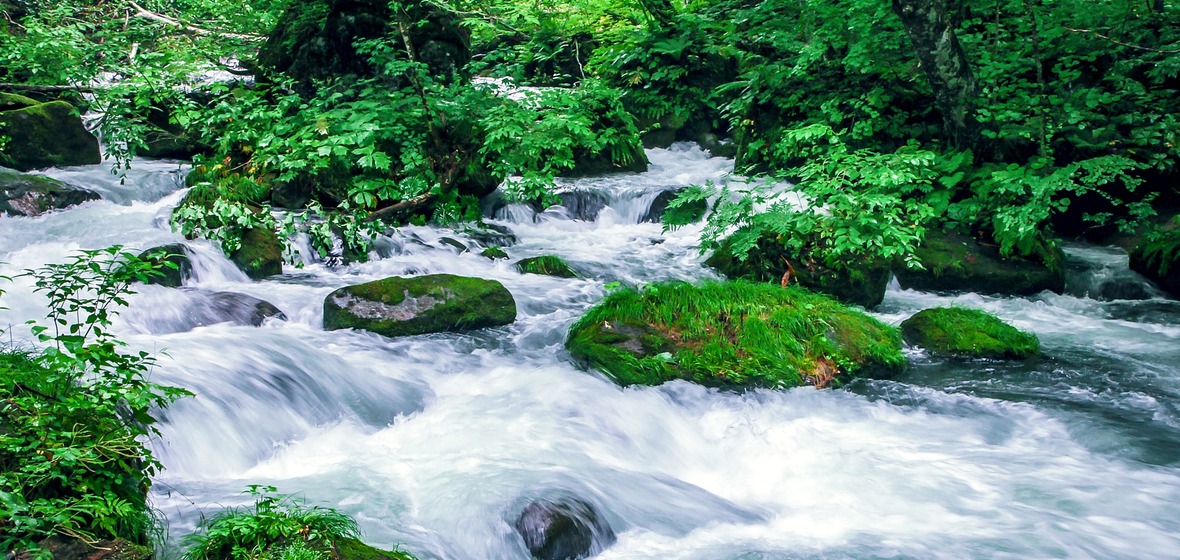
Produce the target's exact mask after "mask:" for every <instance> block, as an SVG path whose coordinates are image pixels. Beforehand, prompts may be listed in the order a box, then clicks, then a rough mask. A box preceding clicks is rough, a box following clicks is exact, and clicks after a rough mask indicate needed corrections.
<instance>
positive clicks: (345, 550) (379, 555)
mask: <svg viewBox="0 0 1180 560" xmlns="http://www.w3.org/2000/svg"><path fill="white" fill-rule="evenodd" d="M333 544H334V546H335V549H336V558H338V559H339V560H416V559H415V558H414V557H413V556H411V555H410V554H409V553H407V552H402V551H400V550H392V551H389V550H381V549H379V548H376V547H372V546H369V545H367V544H365V543H363V542H361V541H358V540H356V539H339V540H337V541H336V542H335V543H333Z"/></svg>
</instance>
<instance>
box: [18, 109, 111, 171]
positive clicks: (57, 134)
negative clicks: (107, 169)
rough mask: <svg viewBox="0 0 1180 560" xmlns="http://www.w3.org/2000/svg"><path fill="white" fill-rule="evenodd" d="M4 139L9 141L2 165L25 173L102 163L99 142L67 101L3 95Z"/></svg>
mask: <svg viewBox="0 0 1180 560" xmlns="http://www.w3.org/2000/svg"><path fill="white" fill-rule="evenodd" d="M0 136H7V137H8V138H9V140H8V144H7V146H5V148H4V151H3V152H0V165H4V166H8V167H11V168H13V169H19V170H21V171H29V170H31V169H42V168H45V167H62V166H67V165H88V164H96V163H99V162H101V161H102V156H101V154H100V152H99V148H98V139H97V138H95V137H94V135H93V134H91V133H90V131H88V130H86V126H85V125H83V124H82V117H80V116H79V115H78V111H77V110H76V109H75V108H74V106H73V105H70V104H69V103H66V102H64V101H51V102H49V103H40V102H38V101H36V100H33V99H30V98H28V97H23V96H20V95H13V94H9V93H0Z"/></svg>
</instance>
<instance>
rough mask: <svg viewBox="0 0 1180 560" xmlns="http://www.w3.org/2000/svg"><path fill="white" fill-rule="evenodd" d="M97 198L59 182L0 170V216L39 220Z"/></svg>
mask: <svg viewBox="0 0 1180 560" xmlns="http://www.w3.org/2000/svg"><path fill="white" fill-rule="evenodd" d="M98 198H99V196H98V193H94V192H91V191H88V190H83V189H80V188H77V187H72V186H70V185H67V184H65V183H63V182H61V181H58V180H56V179H50V178H49V177H42V176H40V175H29V174H26V173H20V172H17V171H13V170H11V169H5V168H3V167H0V214H8V215H11V216H40V215H41V214H44V213H45V212H48V211H50V210H58V209H61V208H66V207H68V206H73V205H75V204H81V203H83V202H86V201H88V200H97V199H98Z"/></svg>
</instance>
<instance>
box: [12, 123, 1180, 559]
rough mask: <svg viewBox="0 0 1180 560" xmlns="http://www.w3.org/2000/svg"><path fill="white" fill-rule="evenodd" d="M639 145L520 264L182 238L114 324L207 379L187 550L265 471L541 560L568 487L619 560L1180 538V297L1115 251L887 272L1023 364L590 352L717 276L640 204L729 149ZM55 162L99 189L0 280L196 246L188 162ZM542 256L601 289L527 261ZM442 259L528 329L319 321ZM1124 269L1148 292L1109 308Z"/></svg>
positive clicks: (18, 229) (298, 487) (1177, 546)
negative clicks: (608, 312) (952, 288)
mask: <svg viewBox="0 0 1180 560" xmlns="http://www.w3.org/2000/svg"><path fill="white" fill-rule="evenodd" d="M649 155H650V158H651V160H652V163H653V165H652V167H651V169H650V170H649V171H648V172H647V173H643V174H638V175H619V176H612V177H602V178H587V179H579V180H574V181H567V182H563V183H562V186H563V188H564V189H566V190H568V191H576V192H580V193H591V194H589V195H587V194H583V195H582V196H580V197H574V196H567V200H575V199H576V200H579V201H582V202H585V201H589V200H599V201H604V202H605V203H606V206H605V207H604V208H602V209H601V210H599V211H597V212H596V213H595V212H593V211H592V210H594V208H593V207H591V208H590V209H589V210H590V212H589V214H588V213H587V212H588V210H587V209H586V208H584V207H583V208H573V209H572V210H575V211H576V212H571V211H569V210H570V209H562V208H557V209H550V210H548V211H546V212H543V213H540V214H537V213H535V212H534V211H532V210H531V209H529V208H527V207H525V206H509V207H506V208H501V209H499V210H498V211H497V213H496V219H494V220H492V221H493V222H494V223H497V224H500V225H503V226H507V227H508V228H510V229H511V230H512V232H513V233H514V234H515V235H516V236H517V237H518V238H519V243H517V244H515V245H513V246H510V247H507V248H506V250H507V252H508V253H509V254H510V255H511V256H512V260H510V261H491V260H488V259H485V258H483V257H480V256H479V255H478V254H476V253H477V252H478V247H477V250H476V251H469V252H463V253H461V252H460V251H459V250H458V249H456V248H455V247H452V246H451V245H448V244H446V243H443V242H442V240H441V239H442V238H443V237H451V238H454V239H458V240H460V241H462V242H464V243H466V244H468V245H470V246H473V247H475V246H476V245H475V243H474V242H473V241H472V240H471V239H469V238H466V237H464V236H462V235H457V234H455V233H452V232H450V231H446V230H440V229H435V228H431V227H406V228H401V229H400V230H398V231H397V232H395V233H393V234H392V235H390V236H388V237H382V238H381V239H379V240H378V243H377V246H376V251H377V253H378V254H379V255H380V258H377V259H375V260H372V261H370V262H367V263H363V264H352V265H347V266H336V267H330V266H327V265H325V264H324V263H309V264H307V265H306V266H304V267H302V268H296V267H290V266H289V267H287V268H286V269H285V272H284V274H283V275H281V276H277V277H273V278H270V279H267V280H265V281H261V282H253V281H250V280H248V279H247V278H246V277H245V276H244V275H243V274H242V273H240V272H239V271H237V270H236V269H235V268H234V267H233V266H232V265H231V264H230V263H229V262H228V261H227V260H226V259H225V258H224V257H222V256H221V255H220V254H219V252H218V251H217V250H215V249H214V248H212V247H210V246H209V245H207V244H205V243H203V242H192V243H191V246H192V248H193V251H194V252H195V256H194V265H195V267H196V274H195V277H194V278H193V279H192V281H190V282H189V285H188V286H186V288H185V289H183V290H177V289H170V288H163V287H158V286H142V287H139V288H138V292H139V293H138V294H137V295H135V296H133V297H132V298H131V300H130V303H131V304H130V307H129V309H127V310H126V311H125V312H124V313H123V314H122V315H121V316H120V317H119V319H118V321H117V323H116V325H115V332H116V333H117V334H118V335H119V336H120V337H121V338H123V339H124V340H126V341H127V342H128V343H129V344H130V347H131V348H132V349H134V350H147V351H150V352H153V353H157V355H158V356H159V363H158V365H157V367H156V368H155V369H154V370H153V371H152V379H153V381H156V382H161V383H166V384H172V385H177V386H181V387H185V388H187V389H189V390H191V391H192V392H194V393H195V394H196V396H195V397H193V398H188V399H184V400H182V401H179V402H177V403H175V404H174V405H172V406H171V407H169V408H168V409H167V410H164V411H160V413H159V415H158V416H159V417H160V418H161V424H160V428H161V432H162V437H160V438H158V439H156V440H154V441H152V442H151V446H152V448H153V449H154V450H155V452H156V453H157V455H158V457H159V458H160V459H161V460H162V462H163V463H164V465H165V467H166V468H165V470H164V471H163V472H162V473H160V474H159V475H158V476H157V477H156V479H155V485H154V487H153V489H152V495H151V499H152V502H153V504H154V506H155V507H156V508H157V509H158V510H159V512H160V513H161V514H162V516H163V517H164V518H166V520H167V525H168V528H167V534H168V535H169V546H171V547H176V546H177V543H178V542H179V539H180V538H181V537H182V536H183V535H185V534H187V533H190V532H192V531H193V528H194V526H195V525H196V523H197V522H198V521H199V519H200V518H201V517H202V516H208V515H210V514H212V513H215V512H216V511H218V510H220V509H221V508H224V507H228V506H235V505H243V504H247V503H249V502H250V498H249V497H248V496H245V495H243V494H242V491H243V490H244V489H245V488H246V486H247V485H250V484H270V485H274V486H276V487H278V488H279V490H280V491H281V492H287V493H294V494H297V495H299V496H301V497H302V498H304V499H305V500H306V501H307V502H309V503H312V504H318V505H327V506H331V507H335V508H338V509H340V510H342V511H344V512H347V513H349V514H351V515H353V516H355V517H356V518H357V520H358V521H359V522H360V525H361V528H362V529H363V532H364V537H365V540H366V541H367V542H370V543H372V544H377V545H382V546H393V545H401V546H402V547H403V548H404V549H405V550H408V551H411V552H413V553H415V554H416V555H418V556H419V557H420V558H422V559H423V560H426V559H435V558H438V559H444V558H445V559H457V560H501V559H503V560H514V559H526V558H528V554H527V552H526V550H525V548H524V545H523V543H522V542H521V540H520V537H519V536H518V535H517V534H516V533H515V531H514V529H513V527H512V524H513V520H514V519H515V516H516V515H517V514H519V512H520V511H521V508H522V507H523V506H524V504H526V503H527V502H528V501H529V500H530V499H533V498H537V497H545V496H553V495H571V494H572V495H576V496H578V497H580V498H582V499H583V500H586V501H587V502H589V503H591V504H593V505H594V506H595V507H597V508H598V509H599V510H600V511H601V512H602V513H603V516H604V519H605V520H606V521H607V522H608V523H609V525H610V526H611V527H612V529H613V530H614V531H615V533H617V535H618V541H617V542H616V543H614V544H613V545H612V546H610V547H609V548H607V549H606V550H605V551H604V552H602V553H601V554H599V555H598V556H597V558H599V559H601V560H618V559H653V560H654V559H660V560H668V559H684V560H688V559H694V560H696V559H699V560H706V559H708V560H719V559H724V560H738V559H741V560H755V559H758V560H762V559H767V560H768V559H787V558H791V559H796V558H798V559H811V558H815V559H819V558H823V559H844V558H848V559H853V558H855V559H868V558H947V559H962V558H980V559H983V558H988V559H993V558H1012V559H1021V560H1024V559H1028V558H1102V559H1108V558H1128V559H1131V558H1134V559H1147V558H1177V557H1180V302H1177V301H1174V300H1168V299H1165V298H1163V297H1161V296H1160V295H1159V294H1158V293H1153V292H1151V291H1150V288H1149V287H1147V286H1146V285H1145V284H1144V283H1143V281H1142V280H1141V279H1139V278H1138V277H1137V276H1136V275H1134V274H1133V273H1131V272H1129V271H1127V270H1126V268H1127V265H1126V262H1127V257H1126V255H1125V253H1123V252H1122V251H1121V250H1118V249H1114V248H1107V247H1095V246H1085V245H1068V246H1067V247H1066V252H1067V255H1068V256H1069V265H1070V273H1069V286H1068V288H1067V290H1066V292H1067V293H1066V294H1065V295H1056V294H1050V293H1045V294H1041V295H1038V296H1033V297H1027V298H1013V297H991V296H982V295H976V294H963V295H957V296H952V295H937V294H932V293H924V292H916V291H909V290H902V289H900V288H899V287H897V286H896V285H893V286H891V287H890V289H889V292H888V293H887V295H886V298H885V302H884V303H883V304H882V305H881V306H880V307H879V308H877V309H876V310H875V311H874V314H875V315H876V316H877V317H879V318H881V319H883V320H885V321H887V322H890V323H893V324H897V323H899V322H900V321H901V320H903V319H905V318H906V317H908V316H909V315H911V314H912V313H914V312H916V311H918V310H920V309H923V308H925V307H930V306H934V305H946V304H950V303H955V304H958V305H963V306H969V307H978V308H982V309H986V310H988V311H990V312H992V313H995V314H996V315H998V316H1000V317H1001V318H1003V319H1005V320H1007V321H1009V322H1011V323H1012V324H1014V325H1016V326H1018V327H1020V328H1022V329H1026V330H1029V331H1031V332H1034V333H1036V334H1037V335H1038V336H1039V337H1040V339H1041V343H1042V348H1043V351H1044V354H1045V356H1044V357H1043V358H1039V359H1036V360H1031V361H1027V362H1014V363H1001V362H990V361H966V362H964V361H948V360H942V359H936V358H931V357H929V356H927V355H925V354H924V353H923V352H921V351H919V350H907V353H908V354H909V356H910V358H911V361H912V364H913V365H912V367H911V369H910V370H909V371H908V372H907V373H905V374H902V375H900V376H899V377H897V378H895V379H892V380H868V381H857V382H854V383H852V384H850V385H849V386H847V387H844V388H842V389H838V390H822V391H820V390H815V389H811V388H800V389H795V390H790V391H769V390H757V391H749V392H745V393H740V394H739V393H734V392H724V391H718V390H714V389H706V388H702V387H699V386H694V385H691V384H688V383H682V382H674V383H669V384H666V385H664V386H661V387H651V388H627V389H623V388H619V387H617V386H616V385H614V384H613V383H611V382H609V381H608V380H606V379H605V378H603V377H602V376H600V375H598V374H595V373H590V372H585V371H581V370H579V369H577V368H576V367H574V366H573V365H571V364H570V362H569V359H568V355H567V353H566V352H565V350H564V349H563V346H562V342H563V339H564V337H565V334H566V330H567V329H568V327H569V326H570V325H571V324H572V322H573V321H575V320H576V319H577V318H578V317H579V315H580V314H581V313H582V312H583V311H584V310H585V309H587V308H588V307H589V306H591V305H593V304H594V303H595V302H596V301H598V300H600V299H601V298H602V297H603V296H604V294H605V285H606V284H607V283H609V282H613V281H619V282H622V283H624V284H627V285H635V284H642V283H644V282H650V281H655V280H667V279H683V280H692V279H699V278H707V277H715V273H713V272H711V271H710V270H709V269H707V268H706V267H704V265H702V264H701V262H702V257H701V256H699V255H698V252H697V245H698V243H697V238H698V236H699V234H700V226H697V227H686V228H683V229H681V230H678V231H675V232H668V233H665V232H662V231H661V227H660V225H658V224H653V223H637V222H638V221H639V219H640V217H641V216H642V215H643V214H644V213H645V212H646V210H647V207H648V205H649V204H650V203H651V201H652V200H653V199H654V198H655V196H656V195H657V194H658V193H660V192H662V191H664V190H669V189H674V188H679V187H682V186H684V185H688V184H701V183H704V182H705V181H714V182H718V183H721V182H724V181H726V180H727V178H728V176H729V173H730V172H731V171H732V161H731V160H726V159H722V158H710V157H708V154H707V153H705V152H701V151H700V150H697V149H695V148H688V147H684V146H679V145H678V146H675V147H673V149H669V150H652V151H650V152H649ZM48 174H49V175H51V176H54V177H57V178H59V179H62V180H65V181H67V182H71V183H74V184H77V185H80V186H85V187H87V188H90V189H93V190H96V191H98V192H100V193H101V194H102V195H103V197H104V200H100V201H95V202H91V203H87V204H85V205H82V206H78V207H75V208H71V209H68V210H65V211H59V212H54V213H51V214H48V215H46V216H43V217H38V218H11V217H3V218H0V262H2V263H3V264H0V275H12V274H13V273H17V272H19V271H21V270H24V269H28V268H35V267H38V266H41V265H43V264H46V263H50V262H58V261H61V260H63V259H64V258H66V257H67V256H68V255H70V254H71V253H72V252H73V251H76V250H77V249H80V248H100V247H105V246H109V245H112V244H123V245H127V246H130V247H135V248H138V249H146V248H149V247H152V246H157V245H161V244H165V243H170V242H176V241H181V240H182V239H181V237H180V236H179V235H178V234H176V233H174V232H172V231H171V230H170V229H169V227H168V216H169V212H170V210H171V208H172V207H174V206H175V205H176V204H177V203H178V202H179V200H180V198H181V197H182V196H183V193H184V191H183V169H182V168H181V167H180V166H179V165H178V164H176V163H170V162H163V161H146V162H137V165H136V166H135V168H134V169H133V170H132V172H131V173H130V174H129V175H128V176H127V178H126V180H125V181H123V182H122V183H121V182H120V179H119V177H116V176H113V175H111V174H110V172H109V167H107V166H93V167H83V168H71V169H64V170H50V171H49V172H48ZM594 193H597V194H594ZM571 206H572V205H571ZM582 206H585V205H584V204H583V205H582ZM577 213H580V214H581V217H583V218H588V217H593V219H592V220H585V219H575V218H577V216H576V215H573V214H577ZM590 214H596V215H593V216H591V215H590ZM541 254H556V255H560V256H562V257H564V258H565V259H566V260H568V261H569V262H570V263H571V264H572V265H573V266H574V267H575V268H576V269H578V270H579V271H581V272H582V273H584V274H585V275H586V276H587V279H574V280H568V279H558V278H551V277H547V276H537V275H522V274H520V273H517V272H516V271H515V270H514V269H513V268H512V266H511V264H510V263H511V262H514V261H515V260H517V259H519V258H523V257H528V256H535V255H541ZM428 273H452V274H460V275H470V276H480V277H485V278H492V279H496V280H499V281H500V282H502V283H503V284H504V285H505V286H506V287H507V288H508V289H509V290H510V291H511V292H512V294H513V296H514V297H515V299H516V301H517V306H518V316H517V321H516V322H515V323H514V324H512V325H509V326H506V327H501V328H496V329H487V330H482V331H477V332H471V333H464V334H440V335H426V336H416V337H406V338H399V339H387V338H383V337H380V336H377V335H374V334H369V333H365V332H354V331H332V332H325V331H323V330H322V329H321V328H320V320H321V315H322V305H323V299H324V297H325V296H326V295H327V294H328V293H329V292H331V291H332V290H334V289H336V288H338V287H341V286H345V285H349V284H356V283H360V282H365V281H370V280H376V279H379V278H384V277H388V276H394V275H417V274H428ZM1112 286H1122V287H1124V288H1126V289H1124V290H1123V291H1124V292H1126V291H1130V292H1133V293H1134V292H1139V293H1141V297H1146V298H1147V299H1136V300H1125V299H1113V300H1111V299H1105V298H1103V297H1101V294H1103V293H1104V292H1105V293H1107V295H1109V294H1110V293H1111V290H1109V289H1108V288H1110V287H1112ZM8 287H9V293H8V294H6V295H5V296H4V298H3V300H0V302H3V303H4V304H5V305H6V306H7V307H8V308H9V309H7V310H0V324H16V325H19V324H21V323H23V322H24V321H26V320H28V319H35V318H39V317H42V316H43V315H44V313H45V309H44V300H43V299H42V298H40V296H38V295H36V294H34V293H32V291H31V289H30V285H29V282H28V280H27V279H19V278H18V279H16V280H15V281H14V282H13V283H11V284H10V285H9V286H8ZM219 291H231V292H239V293H244V294H248V295H251V296H255V297H258V298H261V299H264V300H267V301H269V302H271V303H273V304H274V305H275V306H277V307H278V308H279V309H281V310H282V311H283V312H284V314H285V315H286V320H285V321H284V320H270V321H268V322H266V323H265V324H263V325H262V326H261V327H253V326H249V325H236V324H232V323H216V322H213V320H212V319H210V318H209V317H211V316H210V315H209V314H208V310H209V306H210V304H209V301H210V300H209V297H210V296H209V294H210V293H212V292H219ZM19 330H20V327H17V328H15V329H12V331H13V332H14V333H16V332H17V331H19ZM13 336H15V337H17V338H18V339H19V337H20V335H19V333H18V334H14V335H13Z"/></svg>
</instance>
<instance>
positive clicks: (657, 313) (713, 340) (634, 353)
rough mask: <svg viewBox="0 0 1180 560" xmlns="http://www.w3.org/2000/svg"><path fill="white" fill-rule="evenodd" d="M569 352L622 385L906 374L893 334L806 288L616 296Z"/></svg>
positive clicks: (576, 332) (723, 287) (743, 285)
mask: <svg viewBox="0 0 1180 560" xmlns="http://www.w3.org/2000/svg"><path fill="white" fill-rule="evenodd" d="M566 348H568V349H569V351H570V354H571V355H572V356H573V357H574V359H575V360H576V361H578V362H580V363H582V364H584V365H586V366H589V367H592V368H594V369H598V370H600V371H602V372H603V373H605V374H606V375H607V376H609V377H610V378H611V379H613V380H615V381H616V382H618V383H620V384H622V385H658V384H660V383H663V382H665V381H669V380H672V379H687V380H689V381H694V382H696V383H700V384H702V385H709V386H721V387H735V386H756V387H776V388H785V387H795V386H800V385H815V386H818V387H824V386H827V385H830V384H832V383H833V382H840V381H843V380H845V379H847V378H850V377H852V376H854V375H864V374H867V373H883V374H887V373H892V372H894V371H897V370H899V369H901V368H903V367H904V366H905V358H904V357H903V356H902V353H901V337H900V335H899V334H898V332H897V330H896V329H893V328H892V327H889V326H887V325H885V324H883V323H881V322H880V321H877V320H876V319H873V318H871V317H869V316H867V315H865V314H864V313H861V312H859V311H856V310H854V309H851V308H849V307H847V306H844V305H842V304H840V303H837V302H836V301H834V300H832V299H830V298H828V297H825V296H822V295H818V294H814V293H811V292H809V291H807V290H804V289H802V288H798V287H790V288H782V287H779V286H776V285H773V284H760V283H754V282H746V281H732V282H706V283H704V284H701V285H699V286H695V285H691V284H686V283H680V282H672V283H656V284H648V285H647V286H646V287H645V288H644V290H643V291H642V292H637V291H634V290H623V291H619V292H615V293H613V294H611V295H609V296H607V298H606V299H605V300H603V301H602V302H601V303H599V304H598V305H596V306H595V307H593V308H592V309H590V311H589V312H587V313H586V315H585V316H583V317H582V318H581V319H580V320H579V321H578V322H577V323H576V324H574V326H573V327H572V328H571V329H570V334H569V338H568V339H567V341H566Z"/></svg>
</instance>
